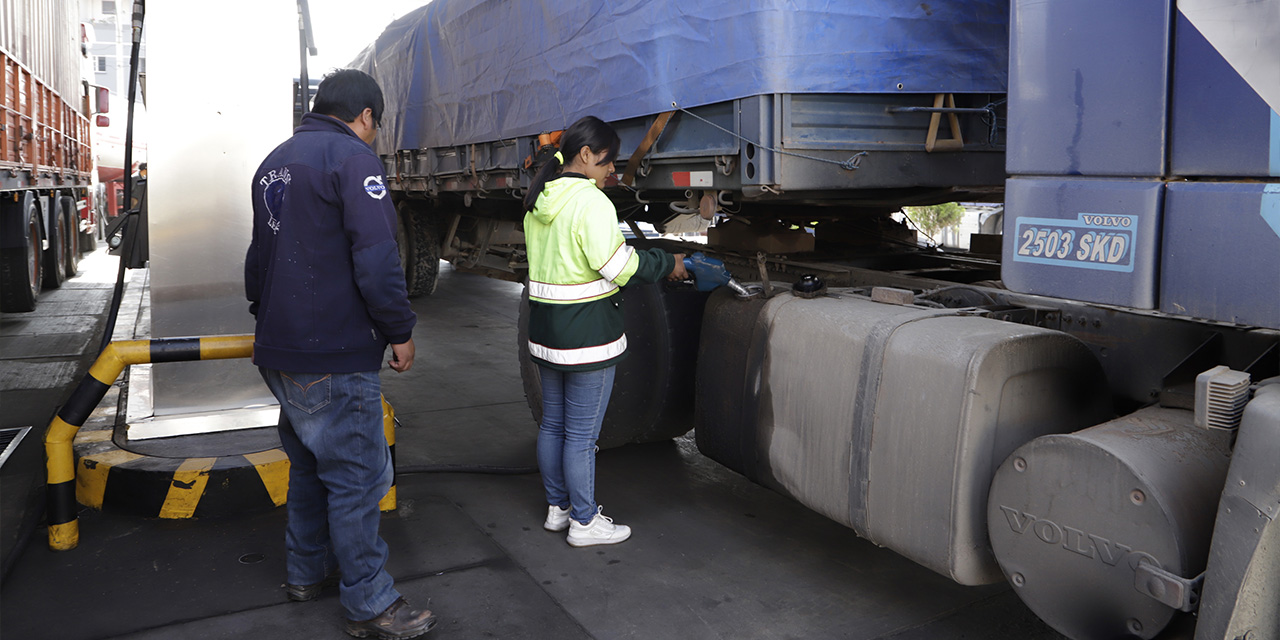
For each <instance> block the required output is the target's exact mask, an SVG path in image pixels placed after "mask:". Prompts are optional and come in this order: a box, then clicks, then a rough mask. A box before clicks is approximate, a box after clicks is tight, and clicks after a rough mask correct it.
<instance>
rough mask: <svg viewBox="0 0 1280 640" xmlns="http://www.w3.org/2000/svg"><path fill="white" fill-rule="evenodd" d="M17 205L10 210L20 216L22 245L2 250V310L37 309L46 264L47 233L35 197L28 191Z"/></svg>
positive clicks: (0, 273) (0, 285)
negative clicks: (45, 235)
mask: <svg viewBox="0 0 1280 640" xmlns="http://www.w3.org/2000/svg"><path fill="white" fill-rule="evenodd" d="M16 208H18V210H17V211H9V212H7V213H8V214H10V215H17V216H20V217H21V220H20V221H19V225H20V229H21V233H19V234H15V235H17V236H18V237H19V246H16V247H11V248H8V249H3V250H0V310H3V311H13V312H17V313H22V312H25V311H35V308H36V296H38V295H40V289H41V286H42V285H43V278H42V274H41V273H40V269H41V267H43V266H44V264H43V263H44V261H43V259H42V258H43V251H42V250H41V245H42V244H43V241H44V234H43V233H42V232H41V227H40V210H39V208H38V207H36V203H35V198H34V197H32V196H31V195H30V194H27V195H26V196H25V197H24V198H23V199H22V203H21V204H20V205H17V207H16ZM11 228H13V227H11Z"/></svg>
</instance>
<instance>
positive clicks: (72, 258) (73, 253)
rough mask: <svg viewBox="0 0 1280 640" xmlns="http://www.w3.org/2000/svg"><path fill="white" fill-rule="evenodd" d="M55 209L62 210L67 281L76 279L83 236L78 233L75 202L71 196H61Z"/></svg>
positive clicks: (78, 222) (78, 220) (78, 226)
mask: <svg viewBox="0 0 1280 640" xmlns="http://www.w3.org/2000/svg"><path fill="white" fill-rule="evenodd" d="M57 208H59V209H62V220H63V223H64V225H65V226H64V227H63V229H64V230H65V231H66V235H64V236H62V237H64V238H66V244H67V251H66V261H65V266H66V269H67V272H66V273H67V279H71V278H74V277H76V274H77V273H79V272H80V251H81V247H80V245H81V244H82V243H83V235H84V234H82V233H80V216H79V215H77V211H76V201H75V199H73V198H72V197H71V196H62V197H61V198H58V206H57Z"/></svg>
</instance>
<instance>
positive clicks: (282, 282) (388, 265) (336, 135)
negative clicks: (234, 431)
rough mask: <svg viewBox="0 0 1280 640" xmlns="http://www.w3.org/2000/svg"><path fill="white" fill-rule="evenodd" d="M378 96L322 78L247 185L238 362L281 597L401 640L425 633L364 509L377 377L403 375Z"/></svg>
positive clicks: (382, 443) (408, 341)
mask: <svg viewBox="0 0 1280 640" xmlns="http://www.w3.org/2000/svg"><path fill="white" fill-rule="evenodd" d="M382 110H383V99H382V90H381V89H380V88H379V87H378V85H377V83H376V82H375V81H374V79H373V78H371V77H369V76H368V75H367V74H365V73H363V72H361V71H357V70H355V69H343V70H340V71H335V72H334V73H332V74H330V75H328V76H326V77H325V79H324V81H322V82H321V83H320V86H319V88H318V89H317V92H316V97H315V104H314V107H313V111H312V113H309V114H307V115H305V116H303V118H302V124H301V125H300V126H299V127H298V128H297V129H296V130H295V131H294V134H293V137H292V138H290V139H289V140H287V141H285V142H284V143H283V144H281V145H280V146H279V147H276V149H275V150H274V151H272V152H271V154H270V155H268V156H267V159H266V160H264V161H263V162H262V166H260V167H259V168H258V171H257V173H256V174H255V175H254V179H253V240H252V242H251V244H250V245H249V252H248V255H247V256H246V257H245V277H244V279H245V293H246V295H247V296H248V298H249V303H250V304H249V312H250V313H252V314H253V315H254V317H255V318H256V319H257V327H256V331H255V336H254V343H253V360H254V363H255V364H257V365H258V367H259V370H260V371H261V373H262V377H263V379H264V380H266V382H267V386H268V387H270V389H271V392H272V393H273V394H274V395H275V396H276V399H277V400H279V401H280V424H279V432H280V442H281V444H282V445H283V446H284V450H285V452H286V453H287V454H288V455H289V462H290V471H289V499H288V516H289V518H288V526H287V530H286V533H285V543H286V547H287V551H288V554H287V560H286V566H287V572H288V580H287V584H286V585H285V588H286V591H287V592H288V595H289V598H290V599H292V600H297V601H304V600H311V599H313V598H315V597H317V596H318V595H319V594H320V590H321V589H323V588H325V587H327V586H332V585H333V584H339V587H340V589H339V599H340V601H341V602H342V605H343V607H344V608H345V609H346V610H347V632H348V633H350V634H351V635H353V636H357V637H365V636H368V635H370V634H373V635H379V636H381V637H384V638H412V637H415V636H418V635H422V634H423V633H426V632H427V631H428V630H430V629H431V627H432V626H433V625H434V624H435V617H434V616H432V615H431V612H430V611H425V610H424V611H417V610H412V609H410V607H409V606H408V605H407V604H406V603H405V601H404V599H403V598H401V597H400V594H399V593H398V592H397V591H396V590H395V587H394V586H393V580H392V578H391V576H390V575H389V574H387V571H386V568H385V567H386V562H387V545H386V543H385V542H384V541H383V540H382V538H381V537H380V536H379V535H378V522H379V520H380V513H379V510H378V501H379V499H381V498H382V496H383V495H384V494H386V492H387V490H388V489H389V488H390V486H391V476H392V469H391V459H390V455H389V452H388V450H387V442H386V439H385V437H384V436H383V430H382V404H381V382H380V381H379V379H378V370H379V369H381V367H382V358H383V354H384V353H385V352H386V348H387V345H388V344H390V345H391V351H392V356H391V360H390V365H391V368H392V369H393V370H395V371H397V372H404V371H407V370H408V369H409V367H410V366H412V365H413V355H414V348H413V337H412V333H413V326H414V323H415V322H416V320H417V318H416V317H415V316H414V314H413V311H412V310H411V309H410V308H409V299H408V296H407V294H406V291H405V281H404V272H403V270H402V269H401V266H400V259H399V252H398V251H397V246H396V239H395V225H396V214H395V208H394V207H393V206H392V204H391V198H390V197H389V195H390V194H389V193H388V191H387V188H386V185H385V180H384V178H383V175H382V162H381V161H380V160H379V159H378V156H377V155H376V154H374V152H373V149H372V148H371V147H370V146H369V145H371V144H372V143H373V140H374V136H375V135H376V133H377V129H378V122H379V120H380V119H381V117H382Z"/></svg>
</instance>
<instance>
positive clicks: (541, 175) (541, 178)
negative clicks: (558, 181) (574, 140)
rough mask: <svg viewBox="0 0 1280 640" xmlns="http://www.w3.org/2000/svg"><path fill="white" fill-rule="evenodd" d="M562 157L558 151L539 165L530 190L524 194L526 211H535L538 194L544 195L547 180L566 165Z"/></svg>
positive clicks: (531, 181) (530, 182) (530, 184)
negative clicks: (561, 160)
mask: <svg viewBox="0 0 1280 640" xmlns="http://www.w3.org/2000/svg"><path fill="white" fill-rule="evenodd" d="M561 139H563V138H561ZM560 157H561V154H560V152H559V151H557V152H556V154H555V155H554V156H551V158H549V159H548V160H547V161H546V162H544V163H542V166H541V167H538V172H537V173H535V174H533V180H530V181H529V191H528V192H526V193H525V194H524V210H525V211H533V205H534V204H535V203H537V202H538V196H540V195H542V190H543V189H544V188H545V187H546V186H547V182H549V181H550V180H551V178H553V177H555V175H556V174H557V173H560V167H562V166H564V165H563V164H561V162H560Z"/></svg>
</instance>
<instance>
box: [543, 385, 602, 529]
mask: <svg viewBox="0 0 1280 640" xmlns="http://www.w3.org/2000/svg"><path fill="white" fill-rule="evenodd" d="M538 372H539V374H541V377H542V425H541V426H540V427H539V428H538V469H539V470H541V471H542V486H543V488H545V489H546V492H547V504H551V505H555V506H558V507H562V508H564V507H571V510H570V512H569V517H570V518H573V519H574V520H577V521H578V522H581V523H583V524H586V523H588V522H590V521H591V519H592V518H594V517H595V515H596V497H595V494H596V438H599V437H600V425H601V424H602V423H603V422H604V410H605V408H606V407H608V406H609V394H611V393H613V376H614V373H615V367H609V368H607V369H600V370H597V371H584V372H572V373H570V372H565V371H557V370H555V369H549V368H547V367H544V366H542V365H538Z"/></svg>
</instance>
